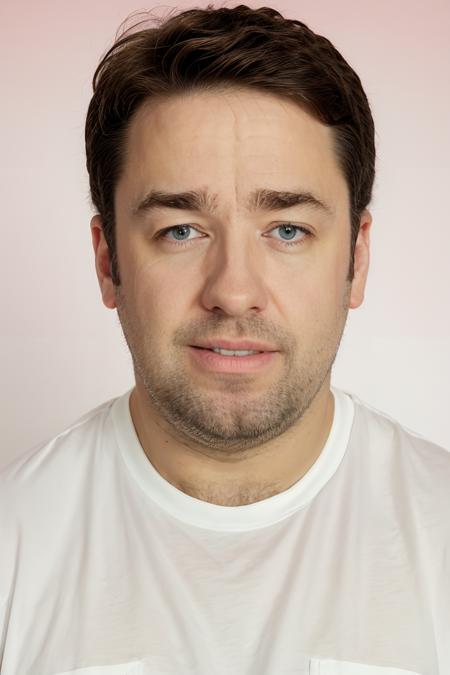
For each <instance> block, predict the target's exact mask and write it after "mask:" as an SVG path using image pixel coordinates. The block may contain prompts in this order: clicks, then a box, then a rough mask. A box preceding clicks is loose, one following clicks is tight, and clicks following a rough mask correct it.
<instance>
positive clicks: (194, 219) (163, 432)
mask: <svg viewBox="0 0 450 675" xmlns="http://www.w3.org/2000/svg"><path fill="white" fill-rule="evenodd" d="M262 188H264V189H272V190H280V191H299V190H302V191H307V192H309V193H312V194H313V195H314V196H316V197H317V198H318V199H320V201H321V202H323V203H324V204H325V205H326V206H327V210H324V209H320V208H317V207H315V206H313V205H306V204H303V205H296V206H292V207H289V208H285V209H282V210H271V211H267V210H262V209H258V210H250V209H249V208H248V199H249V195H250V194H251V193H252V191H254V190H256V189H262ZM149 190H160V191H167V192H185V191H190V190H208V192H209V193H211V194H212V195H214V210H213V211H212V212H211V211H209V210H208V211H207V210H201V211H192V210H180V209H175V208H167V207H164V208H157V209H153V210H151V211H148V212H142V213H139V214H136V213H134V209H135V207H136V205H137V204H138V203H139V202H140V201H141V200H142V199H143V198H144V196H145V195H146V194H147V193H148V192H149ZM115 213H116V240H117V253H118V264H119V272H120V276H121V285H120V286H114V284H113V282H112V279H111V276H110V257H109V252H108V248H107V244H106V241H105V238H104V235H103V232H102V223H101V219H100V216H98V215H97V216H94V218H93V219H92V221H91V230H92V240H93V246H94V251H95V258H96V270H97V275H98V279H99V283H100V288H101V293H102V298H103V302H104V304H105V305H106V306H107V307H109V308H111V309H113V308H116V307H117V310H118V314H119V318H120V321H121V324H122V328H123V331H124V335H125V338H126V340H127V343H128V345H129V348H130V351H131V354H132V357H133V363H134V370H135V377H136V387H135V388H134V390H133V392H132V395H131V398H130V411H131V415H132V419H133V423H134V425H135V428H136V431H137V435H138V437H139V440H140V442H141V444H142V447H143V449H144V451H145V453H146V455H147V457H148V458H149V460H150V461H151V462H152V464H153V465H154V466H155V468H156V469H157V471H159V473H160V474H161V475H162V476H164V477H165V478H166V479H167V480H168V481H169V482H170V483H172V484H173V485H175V486H176V487H177V488H179V489H180V490H183V491H184V492H186V493H187V494H189V495H191V496H193V497H196V498H198V499H202V500H204V501H209V502H212V503H216V504H222V505H229V506H235V505H240V504H248V503H252V502H255V501H259V500H261V499H265V498H267V497H270V496H272V495H274V494H277V493H279V492H281V491H283V490H285V489H287V488H289V487H290V486H291V485H293V484H294V483H295V482H297V481H298V480H299V479H300V478H301V477H302V476H303V475H304V474H305V473H306V471H307V470H308V469H309V468H310V467H311V466H312V464H313V463H314V462H315V460H316V459H317V457H318V456H319V454H320V452H321V450H322V448H323V445H324V443H325V441H326V438H327V436H328V433H329V431H330V428H331V424H332V420H333V412H334V411H333V406H334V402H333V396H332V394H331V392H330V372H331V367H332V364H333V361H334V358H335V355H336V352H337V349H338V346H339V342H340V339H341V336H342V332H343V329H344V326H345V321H346V318H347V314H348V309H349V308H356V307H358V306H359V305H360V304H361V303H362V301H363V297H364V288H365V284H366V278H367V272H368V264H369V231H370V225H371V217H370V214H369V213H368V212H367V211H365V212H364V213H363V214H362V216H361V223H360V225H361V227H360V233H359V236H358V240H357V243H356V249H355V275H354V278H353V281H352V282H350V281H348V279H347V273H348V268H349V262H350V217H349V195H348V188H347V185H346V182H345V179H344V177H343V175H342V172H341V170H340V168H339V166H338V164H337V160H336V155H335V151H334V148H333V137H332V131H331V130H330V129H329V128H328V127H326V126H324V125H323V124H321V123H320V122H318V121H317V120H315V119H314V118H313V117H312V116H311V115H310V114H308V113H307V112H305V111H304V110H303V109H302V108H300V107H299V106H298V105H297V104H295V103H293V102H291V101H287V100H285V99H282V98H279V97H276V96H273V95H271V94H268V93H263V92H257V91H249V90H245V89H228V90H226V91H223V90H222V91H220V90H217V91H209V92H196V93H189V94H183V95H176V96H172V97H171V98H166V99H162V100H157V101H152V102H151V103H145V104H144V105H142V106H141V107H140V108H139V109H138V111H137V114H136V115H135V116H134V118H133V119H132V122H131V124H130V128H129V135H128V139H127V148H126V157H125V163H124V170H123V173H122V176H121V178H120V180H119V182H118V185H117V189H116V193H115ZM186 224H188V225H190V226H192V227H191V229H189V228H187V229H184V230H182V231H180V230H176V231H174V230H171V231H169V232H167V231H166V233H165V234H164V235H163V236H162V235H161V231H162V230H163V229H165V228H168V227H173V226H177V225H178V226H179V225H186ZM286 224H292V225H296V226H298V227H301V228H304V229H305V230H306V231H307V234H304V233H303V232H302V231H301V230H295V233H294V235H293V234H292V230H286V229H285V228H283V225H286ZM180 232H181V235H182V239H180V236H181V235H180ZM177 236H178V239H177V238H176V237H177ZM186 239H187V240H188V241H187V242H186ZM292 241H295V242H297V243H296V244H294V245H291V246H287V245H286V243H285V242H292ZM208 338H215V339H217V338H227V339H231V340H232V339H233V338H237V339H240V340H243V339H248V340H260V341H264V342H266V343H269V344H270V345H272V346H273V347H274V348H275V349H276V350H278V352H277V354H275V358H274V359H273V360H272V362H271V363H270V364H269V365H268V366H266V367H265V368H263V369H261V370H259V371H256V372H253V373H238V372H233V373H217V372H211V371H208V370H205V369H204V368H203V367H202V366H200V365H198V364H197V362H196V361H195V360H194V359H193V358H192V355H191V348H190V345H194V344H196V342H198V341H199V340H204V339H208Z"/></svg>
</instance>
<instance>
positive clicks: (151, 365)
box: [116, 286, 349, 454]
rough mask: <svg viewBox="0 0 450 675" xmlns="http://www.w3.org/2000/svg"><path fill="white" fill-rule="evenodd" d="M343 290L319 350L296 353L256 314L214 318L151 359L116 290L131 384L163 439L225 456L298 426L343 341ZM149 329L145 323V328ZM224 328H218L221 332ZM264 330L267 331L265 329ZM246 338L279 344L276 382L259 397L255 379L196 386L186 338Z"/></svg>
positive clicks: (148, 343) (146, 338)
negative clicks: (162, 428) (161, 427)
mask: <svg viewBox="0 0 450 675" xmlns="http://www.w3.org/2000/svg"><path fill="white" fill-rule="evenodd" d="M348 293H349V290H348V289H347V290H346V294H345V297H344V299H343V304H342V309H341V311H340V312H338V316H337V317H336V318H335V322H334V324H333V325H332V326H329V327H327V329H326V330H324V331H323V333H322V334H321V339H320V344H318V341H317V342H316V344H315V345H314V346H312V347H310V348H309V349H308V351H307V352H303V353H299V350H298V348H297V342H296V341H295V340H294V339H293V338H292V336H290V335H288V334H285V333H282V334H281V335H280V329H279V327H277V326H273V327H272V329H271V330H270V326H269V324H268V322H267V321H266V320H261V318H260V317H259V316H256V315H255V316H253V317H249V318H247V319H245V320H234V321H231V320H230V319H228V318H227V319H223V318H221V317H217V316H213V317H212V318H211V319H209V320H208V321H207V322H197V323H196V324H192V323H191V324H190V326H186V327H183V328H182V329H180V331H179V332H177V334H176V336H175V338H174V343H173V345H172V346H171V348H170V349H168V351H167V353H166V355H162V354H155V350H154V348H153V346H152V340H151V335H149V333H148V332H147V333H146V332H145V331H144V330H143V329H142V327H141V326H140V324H139V321H137V320H136V319H135V317H134V316H132V315H131V313H130V312H129V311H128V307H127V302H126V300H125V297H124V295H123V293H122V291H121V287H120V286H118V287H116V303H117V311H118V315H119V319H120V323H121V326H122V331H123V334H124V337H125V340H126V342H127V345H128V348H129V350H130V353H131V357H132V361H133V367H134V373H135V378H136V382H139V383H140V384H141V385H142V387H143V389H144V391H145V392H146V395H147V401H146V403H147V404H148V405H149V407H150V410H151V411H152V414H154V413H155V412H156V413H157V415H158V416H159V417H160V418H161V419H162V420H163V421H164V422H165V425H168V427H169V429H170V433H171V434H172V435H175V436H176V437H178V438H180V439H182V440H183V441H184V442H187V443H188V444H195V445H199V446H203V447H205V448H209V449H215V450H217V451H221V452H223V453H226V454H238V453H240V452H242V451H245V450H248V449H251V448H254V447H256V446H260V445H262V444H264V443H267V442H269V441H271V440H273V439H275V438H277V437H278V436H280V435H281V434H283V433H284V432H286V431H287V430H289V429H290V428H291V427H293V426H294V425H295V424H296V423H298V422H299V421H300V420H301V419H302V418H303V417H304V415H305V414H306V413H307V411H308V410H309V408H310V406H311V404H312V402H313V401H314V399H315V397H316V395H317V393H318V392H319V390H320V389H321V387H322V385H323V384H324V382H325V380H326V378H327V376H328V375H329V373H330V371H331V368H332V365H333V363H334V360H335V358H336V354H337V351H338V347H339V344H340V341H341V338H342V333H343V330H344V327H345V322H346V318H347V313H348ZM147 325H148V324H147ZM224 326H225V328H223V327H224ZM268 328H269V330H268ZM194 334H195V335H196V336H197V338H199V336H202V338H203V339H204V338H205V337H212V336H214V335H227V336H230V335H233V336H243V337H244V336H245V337H251V338H253V339H256V340H257V339H261V340H266V341H268V342H271V343H274V344H276V345H282V351H281V354H278V355H277V356H276V358H278V359H281V363H282V365H281V368H279V372H280V375H279V377H278V378H277V379H276V380H275V381H273V382H272V384H271V385H270V386H269V387H268V388H267V389H265V390H264V391H262V390H261V389H260V390H259V392H258V393H252V390H253V391H256V390H255V387H254V385H253V384H252V383H253V381H254V378H255V377H256V378H258V375H251V374H246V375H239V376H236V377H235V376H230V375H225V376H223V375H222V374H219V373H217V374H214V377H215V378H216V383H217V385H220V386H217V387H215V388H214V389H213V390H212V389H211V388H208V389H207V388H202V387H200V386H199V385H198V383H197V382H196V381H195V379H194V378H192V377H190V375H189V366H188V354H187V349H188V348H187V345H188V344H195V341H193V342H189V341H186V340H188V336H193V335H194Z"/></svg>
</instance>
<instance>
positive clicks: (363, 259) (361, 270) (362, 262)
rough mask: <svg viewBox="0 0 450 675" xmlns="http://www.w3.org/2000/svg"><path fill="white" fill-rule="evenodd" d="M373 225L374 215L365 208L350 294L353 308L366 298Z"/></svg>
mask: <svg viewBox="0 0 450 675" xmlns="http://www.w3.org/2000/svg"><path fill="white" fill-rule="evenodd" d="M371 225H372V216H371V214H370V213H369V211H367V210H364V211H363V213H362V214H361V220H360V224H359V232H358V238H357V240H356V245H355V258H354V277H353V281H352V288H351V294H350V304H349V307H350V308H351V309H356V308H357V307H359V306H360V305H361V304H362V302H363V300H364V290H365V288H366V281H367V274H368V272H369V260H370V236H369V234H370V227H371Z"/></svg>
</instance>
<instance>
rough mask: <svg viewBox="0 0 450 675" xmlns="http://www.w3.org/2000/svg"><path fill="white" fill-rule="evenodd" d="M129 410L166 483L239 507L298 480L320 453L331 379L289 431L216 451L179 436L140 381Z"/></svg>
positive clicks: (329, 417)
mask: <svg viewBox="0 0 450 675" xmlns="http://www.w3.org/2000/svg"><path fill="white" fill-rule="evenodd" d="M130 412H131V417H132V420H133V424H134V426H135V429H136V433H137V435H138V438H139V441H140V443H141V445H142V448H143V450H144V452H145V454H146V455H147V457H148V459H149V461H150V462H151V463H152V464H153V466H154V467H155V469H156V470H157V471H158V472H159V473H160V474H161V476H163V478H165V479H166V480H167V481H168V482H169V483H171V484H172V485H174V486H175V487H176V488H178V489H179V490H181V491H182V492H185V493H186V494H188V495H190V496H191V497H195V498H197V499H201V500H203V501H206V502H210V503H213V504H219V505H222V506H242V505H244V504H252V503H254V502H257V501H260V500H262V499H267V498H268V497H272V496H273V495H276V494H278V493H280V492H283V491H284V490H287V489H288V488H289V487H291V486H292V485H293V484H294V483H296V482H297V481H299V480H300V479H301V478H302V477H303V476H304V475H305V474H306V472H307V471H308V470H309V469H310V468H311V466H312V465H313V464H314V462H315V461H316V459H317V458H318V457H319V455H320V453H321V451H322V448H323V446H324V445H325V442H326V440H327V438H328V435H329V432H330V429H331V425H332V423H333V416H334V397H333V395H332V393H331V391H330V383H329V378H327V380H326V382H325V383H324V384H323V386H322V387H321V389H320V390H319V392H318V393H317V395H316V396H315V398H314V400H313V401H312V403H311V405H310V407H309V409H308V410H307V411H306V413H305V414H304V415H303V417H302V418H301V419H300V420H299V421H298V422H297V423H296V424H295V425H293V426H292V427H291V428H290V429H289V430H288V431H286V432H285V433H284V434H282V435H281V436H279V437H278V438H276V439H273V440H272V441H270V442H268V443H265V444H263V445H260V446H257V447H253V448H251V449H250V450H249V449H246V450H243V451H242V452H241V453H239V452H238V453H236V452H234V453H233V454H232V455H224V454H223V453H221V454H219V453H217V451H214V450H213V449H208V448H204V447H201V446H196V445H195V443H191V442H189V443H188V442H187V441H185V440H183V439H181V438H179V437H177V433H176V429H174V428H172V427H169V426H168V425H167V424H166V423H165V421H164V420H162V419H161V417H160V415H158V413H157V412H156V411H155V410H154V408H153V407H152V406H151V405H150V403H149V401H148V397H147V396H146V393H145V390H144V389H143V387H142V386H140V385H139V383H137V384H136V387H135V388H134V389H133V391H132V393H131V396H130Z"/></svg>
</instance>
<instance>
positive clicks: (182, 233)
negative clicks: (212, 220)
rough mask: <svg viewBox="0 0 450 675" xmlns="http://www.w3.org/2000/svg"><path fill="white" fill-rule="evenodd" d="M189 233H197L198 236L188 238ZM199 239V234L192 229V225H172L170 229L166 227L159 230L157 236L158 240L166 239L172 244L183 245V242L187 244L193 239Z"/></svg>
mask: <svg viewBox="0 0 450 675" xmlns="http://www.w3.org/2000/svg"><path fill="white" fill-rule="evenodd" d="M191 231H192V232H197V234H198V236H197V237H189V234H190V233H191ZM171 235H173V236H171ZM201 237H202V235H201V233H200V232H198V230H196V229H195V228H194V227H192V225H173V226H172V227H167V228H166V229H165V230H161V232H159V233H158V235H157V238H158V239H166V240H167V241H169V242H170V243H172V244H183V243H184V242H186V243H189V242H190V241H192V240H193V239H199V238H201Z"/></svg>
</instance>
